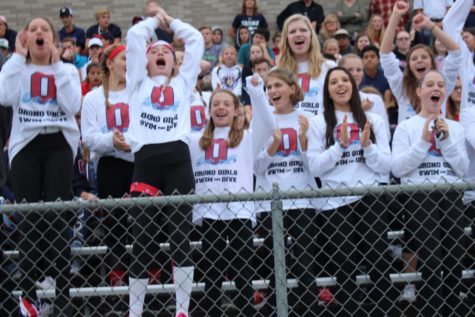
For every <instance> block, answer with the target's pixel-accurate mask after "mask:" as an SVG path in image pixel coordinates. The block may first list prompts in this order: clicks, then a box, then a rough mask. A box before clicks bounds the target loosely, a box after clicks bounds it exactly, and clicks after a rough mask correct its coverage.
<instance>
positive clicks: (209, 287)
mask: <svg viewBox="0 0 475 317" xmlns="http://www.w3.org/2000/svg"><path fill="white" fill-rule="evenodd" d="M239 106H240V103H239V99H238V97H237V96H236V95H234V94H233V93H232V92H230V91H229V90H222V89H217V90H215V91H214V93H213V94H212V95H211V98H210V107H209V109H210V110H209V111H210V120H209V121H208V123H207V125H206V128H205V129H204V130H203V132H201V133H192V134H189V135H188V136H186V137H185V141H186V143H187V144H188V146H189V149H190V156H191V162H192V164H193V171H194V172H195V175H197V176H196V180H195V181H196V189H195V192H196V193H197V194H198V195H206V194H217V195H220V194H222V193H239V192H242V191H246V192H252V190H253V181H252V180H253V174H252V166H253V159H254V156H253V149H254V145H255V144H258V143H256V142H257V141H258V140H259V139H260V138H258V137H256V138H254V137H253V134H252V131H254V130H242V129H239V128H238V126H237V124H238V120H239V119H238V111H239ZM262 110H263V111H266V110H267V112H270V110H269V109H266V108H263V109H262ZM267 118H270V115H268V116H267ZM254 119H255V120H258V119H259V111H256V112H255V118H254ZM266 124H267V125H269V124H270V125H272V122H271V120H269V119H267V121H266ZM256 146H258V145H256ZM261 146H262V144H261ZM217 148H219V151H218V152H219V153H218V155H215V154H214V152H213V151H214V150H215V149H217ZM231 158H232V159H231ZM223 163H224V164H223ZM223 171H226V173H232V175H236V180H235V181H233V182H229V181H228V180H226V178H227V177H219V179H218V178H217V177H202V178H200V177H199V176H198V175H199V174H202V175H211V173H213V175H216V176H217V175H223ZM193 222H194V223H196V224H198V225H201V226H202V227H201V229H202V233H203V239H202V250H203V253H204V260H205V261H206V262H205V266H204V267H206V270H205V272H204V279H205V296H204V299H203V301H202V303H201V305H200V306H202V307H203V309H204V310H205V312H206V315H207V316H224V311H223V310H222V309H221V297H222V290H221V288H222V282H223V280H224V276H225V272H226V270H229V269H230V268H231V269H232V270H233V271H235V272H236V275H235V276H234V281H235V283H236V287H237V289H238V295H237V298H236V300H235V305H236V307H239V310H240V314H239V315H241V316H245V317H253V316H256V314H257V312H256V309H255V307H254V306H253V304H252V299H253V288H252V277H253V272H252V268H251V265H250V264H251V261H249V259H250V258H251V257H252V254H253V249H254V248H253V239H252V238H253V230H252V227H253V226H254V225H255V224H256V215H255V212H254V205H253V204H252V203H251V204H249V202H244V205H243V202H232V203H225V204H222V203H212V204H196V205H194V207H193ZM227 240H228V241H229V247H228V248H226V244H227ZM225 250H227V252H225Z"/></svg>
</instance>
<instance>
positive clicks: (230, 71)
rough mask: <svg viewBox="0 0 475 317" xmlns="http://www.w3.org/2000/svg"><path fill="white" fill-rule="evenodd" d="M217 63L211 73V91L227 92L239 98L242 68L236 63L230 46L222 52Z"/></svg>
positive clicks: (235, 54)
mask: <svg viewBox="0 0 475 317" xmlns="http://www.w3.org/2000/svg"><path fill="white" fill-rule="evenodd" d="M220 60H221V63H219V64H218V65H217V66H216V67H215V68H213V71H212V72H211V86H212V88H213V90H216V89H224V90H229V91H231V92H232V93H233V94H235V95H236V96H238V98H239V97H240V96H241V90H242V84H241V75H242V67H241V66H240V65H239V64H238V63H237V52H236V49H235V48H234V47H232V46H228V47H226V48H225V49H224V50H223V53H222V54H221V57H220Z"/></svg>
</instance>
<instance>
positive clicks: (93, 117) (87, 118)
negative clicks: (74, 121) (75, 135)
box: [81, 88, 114, 154]
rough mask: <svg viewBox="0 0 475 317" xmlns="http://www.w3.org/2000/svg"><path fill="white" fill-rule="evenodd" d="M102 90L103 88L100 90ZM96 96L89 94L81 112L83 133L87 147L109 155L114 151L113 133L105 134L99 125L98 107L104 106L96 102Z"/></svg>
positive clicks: (85, 98)
mask: <svg viewBox="0 0 475 317" xmlns="http://www.w3.org/2000/svg"><path fill="white" fill-rule="evenodd" d="M98 89H101V88H98ZM93 96H94V94H87V95H86V97H84V102H83V105H82V110H81V133H82V140H83V142H84V143H85V144H86V146H87V147H88V148H89V149H91V150H92V151H94V152H97V153H101V154H104V153H108V152H111V151H113V150H114V144H113V141H112V138H113V135H114V133H113V132H112V131H109V132H106V133H103V132H102V131H101V128H100V127H99V125H98V123H97V117H98V112H99V111H98V107H105V105H104V104H98V103H97V102H94V97H93Z"/></svg>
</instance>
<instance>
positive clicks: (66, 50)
mask: <svg viewBox="0 0 475 317" xmlns="http://www.w3.org/2000/svg"><path fill="white" fill-rule="evenodd" d="M61 46H62V47H61V48H62V51H61V60H62V61H63V62H65V63H71V64H73V65H74V66H76V68H77V69H78V70H80V69H81V68H82V67H84V65H86V64H87V57H86V56H83V55H80V54H79V53H78V48H77V46H76V40H75V39H74V38H72V37H66V38H64V39H63V40H62V41H61Z"/></svg>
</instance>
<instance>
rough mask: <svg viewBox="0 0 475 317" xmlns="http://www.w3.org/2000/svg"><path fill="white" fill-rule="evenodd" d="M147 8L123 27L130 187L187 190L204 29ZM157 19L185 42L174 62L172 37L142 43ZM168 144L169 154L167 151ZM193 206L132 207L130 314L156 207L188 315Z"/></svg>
mask: <svg viewBox="0 0 475 317" xmlns="http://www.w3.org/2000/svg"><path fill="white" fill-rule="evenodd" d="M147 12H148V14H147V15H148V16H150V18H147V19H145V20H144V21H142V22H139V23H137V24H136V25H134V26H133V27H132V28H131V29H130V30H129V31H128V33H127V50H126V56H127V59H126V65H127V74H126V75H127V76H126V80H127V89H128V92H129V96H130V98H129V100H130V103H131V104H130V108H129V109H130V112H131V113H130V117H131V123H130V126H129V131H128V139H129V140H130V146H131V152H132V153H134V154H135V161H134V175H133V179H132V185H131V190H130V192H131V196H132V197H138V196H142V195H146V196H151V197H155V196H158V195H173V194H176V193H181V194H188V193H190V192H191V191H193V190H194V187H195V184H194V178H193V170H192V166H191V161H190V152H189V149H188V146H187V145H186V144H185V143H183V142H182V141H180V140H182V137H183V136H184V135H186V134H187V133H189V132H191V127H190V124H189V122H190V121H189V120H190V108H189V107H190V104H189V103H190V101H191V97H192V94H193V91H194V88H195V86H196V80H197V78H198V75H199V74H200V71H201V69H200V61H201V57H202V56H203V53H204V40H203V35H202V34H200V32H199V31H198V30H196V29H195V28H193V27H192V26H191V25H189V24H186V23H183V22H181V21H180V20H178V19H174V18H172V17H170V16H169V15H168V14H167V13H166V12H165V11H164V10H163V9H162V8H160V7H159V6H158V5H157V4H156V3H149V4H148V6H147ZM158 26H165V27H170V28H171V30H172V31H174V33H175V34H176V36H177V37H179V38H182V39H183V41H184V43H185V56H184V58H183V64H182V65H181V66H180V67H179V69H177V67H176V60H175V52H174V49H173V47H172V46H171V45H170V44H169V43H167V42H165V41H160V40H159V41H155V42H152V43H151V44H147V39H149V38H151V37H152V35H153V34H154V30H155V29H156V28H157V27H158ZM165 84H166V85H165ZM151 105H152V106H151ZM156 109H160V118H162V119H161V120H160V122H158V121H157V120H156V119H155V118H156V115H157V112H156ZM143 117H145V118H149V119H143ZM141 118H142V119H141ZM163 118H167V120H164V119H163ZM140 120H142V121H144V120H145V121H144V123H146V124H140V122H139V121H140ZM170 120H171V121H170ZM170 122H172V123H171V124H170ZM129 140H128V141H129ZM170 151H171V152H170ZM172 152H173V155H169V154H167V153H172ZM191 209H192V207H191V206H190V205H188V204H182V205H180V206H177V207H174V208H157V207H155V206H150V207H147V208H145V209H143V208H140V207H134V208H132V209H131V210H130V213H131V215H132V217H133V219H134V226H133V234H134V242H133V244H134V248H133V258H134V262H133V264H132V267H131V269H130V279H129V289H130V293H129V302H130V305H129V306H130V307H129V309H130V317H138V316H141V315H142V312H143V305H144V300H145V293H146V290H147V283H148V275H147V269H148V266H149V265H150V263H151V261H152V260H153V258H154V255H152V254H150V253H149V252H148V251H147V246H148V245H149V242H150V238H151V237H156V233H157V232H156V223H154V221H153V220H152V221H151V219H156V217H155V216H156V215H157V214H159V213H160V214H163V213H164V214H165V215H166V216H167V218H168V223H167V227H168V234H169V237H170V245H171V256H172V257H173V263H174V265H173V282H174V284H175V295H176V313H175V316H177V317H188V316H189V313H188V309H189V304H190V297H191V290H192V285H193V272H194V266H193V263H192V260H191V254H190V253H191V250H190V243H189V236H188V235H189V233H190V231H191ZM161 227H162V226H161Z"/></svg>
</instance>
